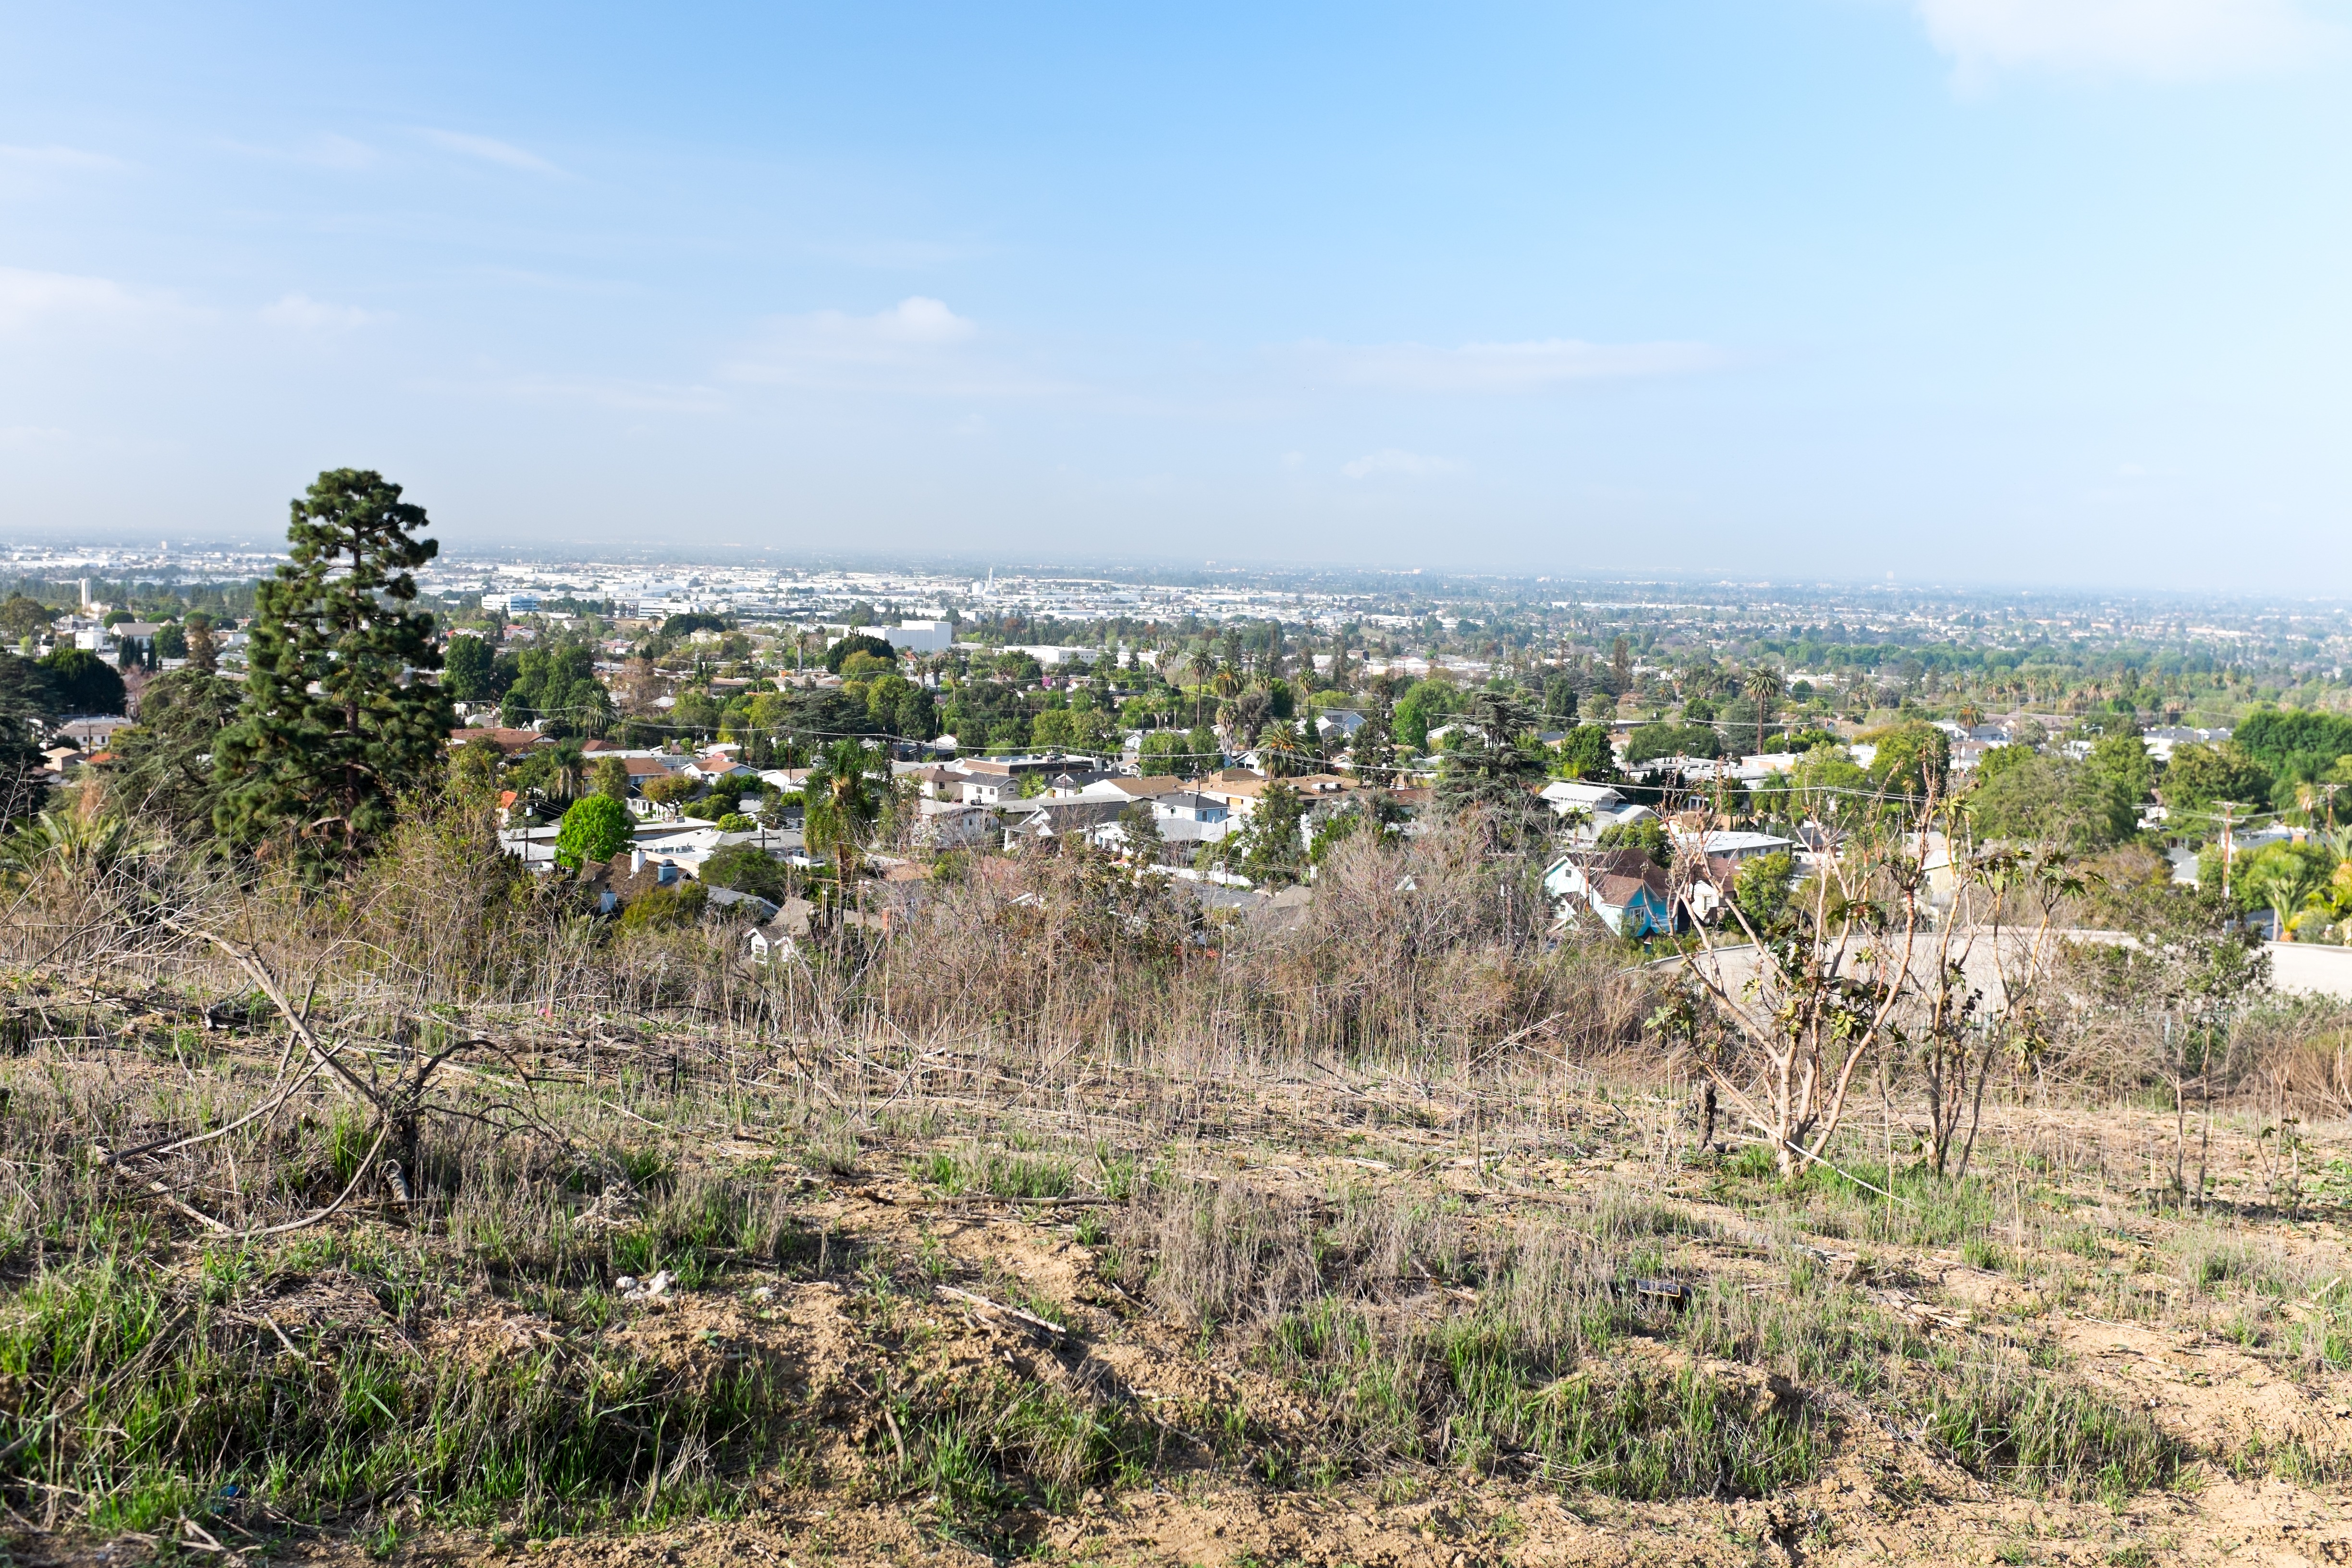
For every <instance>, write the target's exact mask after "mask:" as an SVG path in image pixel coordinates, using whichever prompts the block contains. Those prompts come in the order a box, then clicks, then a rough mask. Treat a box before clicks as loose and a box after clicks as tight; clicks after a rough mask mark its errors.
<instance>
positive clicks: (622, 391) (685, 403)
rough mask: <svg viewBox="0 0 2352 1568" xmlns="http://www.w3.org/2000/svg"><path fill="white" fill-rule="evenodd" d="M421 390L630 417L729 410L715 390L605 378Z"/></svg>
mask: <svg viewBox="0 0 2352 1568" xmlns="http://www.w3.org/2000/svg"><path fill="white" fill-rule="evenodd" d="M415 385H416V386H417V387H418V389H419V390H421V391H425V392H434V393H440V394H443V395H449V396H456V397H490V398H498V399H500V400H503V401H507V402H512V403H539V404H583V405H588V406H590V407H593V408H612V409H618V410H621V411H623V412H625V413H632V414H719V413H723V412H725V411H726V408H727V406H728V405H727V399H726V397H725V396H724V395H722V394H721V393H719V391H718V389H716V388H715V387H709V386H694V385H690V384H689V385H678V384H673V383H665V382H652V381H633V380H630V379H628V378H626V377H623V376H604V375H539V374H515V375H491V376H485V377H482V378H479V379H477V380H472V381H442V380H427V381H422V382H418V383H416V384H415Z"/></svg>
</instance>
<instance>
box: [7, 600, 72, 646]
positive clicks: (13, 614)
mask: <svg viewBox="0 0 2352 1568" xmlns="http://www.w3.org/2000/svg"><path fill="white" fill-rule="evenodd" d="M57 618H58V612H57V611H55V610H53V609H51V608H49V607H48V606H47V605H44V604H42V603H41V602H40V601H39V600H38V599H35V598H31V597H28V596H27V595H23V594H11V595H8V600H7V603H5V604H0V634H5V636H6V637H7V639H8V640H9V641H10V642H12V643H21V642H23V641H24V640H25V639H26V638H27V637H47V635H48V630H49V626H50V623H51V622H53V621H55V620H56V619H57Z"/></svg>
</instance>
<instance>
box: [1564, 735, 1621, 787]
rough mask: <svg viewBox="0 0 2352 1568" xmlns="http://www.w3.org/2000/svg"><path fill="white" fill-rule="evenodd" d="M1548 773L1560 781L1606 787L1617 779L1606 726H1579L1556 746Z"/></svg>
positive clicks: (1614, 759) (1613, 751) (1614, 756)
mask: <svg viewBox="0 0 2352 1568" xmlns="http://www.w3.org/2000/svg"><path fill="white" fill-rule="evenodd" d="M1552 772H1553V773H1555V774H1556V775H1558V776H1559V777H1560V778H1564V779H1584V780H1588V781H1590V782H1591V783H1593V784H1608V783H1610V782H1612V780H1614V779H1615V778H1616V777H1617V752H1616V749H1615V748H1614V747H1613V746H1612V745H1611V744H1610V743H1609V726H1607V725H1606V724H1579V725H1578V726H1577V727H1576V728H1575V729H1573V730H1570V731H1569V732H1568V739H1567V740H1565V741H1562V742H1560V744H1559V761H1557V762H1555V763H1553V764H1552Z"/></svg>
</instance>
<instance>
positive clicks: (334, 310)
mask: <svg viewBox="0 0 2352 1568" xmlns="http://www.w3.org/2000/svg"><path fill="white" fill-rule="evenodd" d="M261 319H262V320H263V321H267V322H268V323H269V325H271V326H273V327H290V328H292V329H293V330H294V331H300V332H313V333H321V334H323V333H327V332H348V331H351V330H352V328H354V327H364V326H366V325H367V324H368V323H369V322H370V321H376V320H378V319H379V317H378V316H377V314H376V312H375V311H373V310H361V309H360V308H359V307H358V306H357V305H330V304H328V303H326V302H325V301H324V300H313V299H311V298H310V296H309V295H308V294H288V295H286V296H284V297H283V298H281V299H279V300H276V301H274V302H273V303H270V304H268V305H264V306H263V307H262V308H261Z"/></svg>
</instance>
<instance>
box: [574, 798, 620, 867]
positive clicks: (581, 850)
mask: <svg viewBox="0 0 2352 1568" xmlns="http://www.w3.org/2000/svg"><path fill="white" fill-rule="evenodd" d="M635 837H636V833H635V824H634V823H632V822H631V821H630V818H629V808H628V807H627V806H625V805H622V804H621V803H620V802H619V801H617V800H614V798H613V797H612V796H611V795H582V796H581V797H580V798H579V799H578V800H575V801H573V802H572V805H571V806H570V808H569V809H567V810H566V811H565V812H564V814H563V826H562V827H560V828H558V829H557V830H556V834H555V863H556V864H557V865H559V866H561V867H562V868H564V869H565V870H567V871H576V870H578V869H579V868H581V867H583V866H587V865H601V864H603V863H604V861H607V860H610V859H611V858H613V857H614V856H615V855H618V854H619V853H620V852H621V851H622V850H624V849H626V848H627V847H629V845H630V843H631V842H632V841H633V840H634V839H635Z"/></svg>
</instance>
